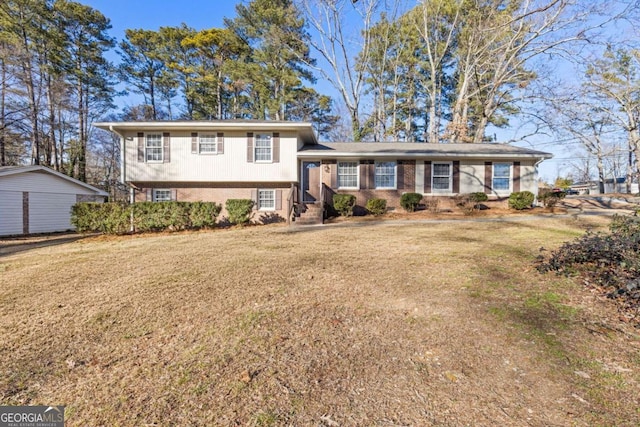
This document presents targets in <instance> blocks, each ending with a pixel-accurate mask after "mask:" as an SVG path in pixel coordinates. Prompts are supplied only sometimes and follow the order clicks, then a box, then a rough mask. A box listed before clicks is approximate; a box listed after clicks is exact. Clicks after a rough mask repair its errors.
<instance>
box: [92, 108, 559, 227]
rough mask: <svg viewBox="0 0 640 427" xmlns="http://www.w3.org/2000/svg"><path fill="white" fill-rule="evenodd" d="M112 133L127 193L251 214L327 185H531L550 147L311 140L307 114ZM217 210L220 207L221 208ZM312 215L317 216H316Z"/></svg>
mask: <svg viewBox="0 0 640 427" xmlns="http://www.w3.org/2000/svg"><path fill="white" fill-rule="evenodd" d="M95 126H96V127H98V128H101V129H105V130H110V131H112V132H115V133H116V134H117V135H118V136H119V137H120V144H121V153H122V164H121V179H122V181H123V182H124V183H126V184H127V185H128V186H129V188H130V189H131V200H132V201H133V202H136V201H154V202H162V201H169V200H180V201H199V200H202V201H215V202H218V203H221V204H222V205H223V206H224V203H225V201H226V200H227V199H238V198H246V199H253V200H254V202H255V207H256V210H257V213H258V217H259V216H263V217H269V218H274V217H280V218H282V219H287V220H289V219H291V218H292V216H295V215H297V214H299V213H300V212H303V211H305V210H307V209H309V210H314V209H319V208H321V207H322V206H323V204H325V203H330V200H331V196H332V194H334V193H349V194H354V195H355V196H356V200H357V202H356V203H357V204H358V205H360V206H364V205H365V204H366V201H367V200H368V199H369V198H372V197H379V198H384V199H386V200H387V204H388V206H390V207H397V206H399V199H400V197H401V195H402V194H403V193H406V192H416V193H421V194H423V195H424V196H425V197H452V196H455V195H457V194H462V193H472V192H485V193H486V194H488V195H489V197H490V198H503V197H508V196H509V194H511V193H512V192H515V191H523V190H528V191H531V192H532V193H534V194H536V193H537V166H538V164H539V163H540V162H541V161H543V160H545V159H549V158H551V154H549V153H544V152H540V151H534V150H529V149H525V148H519V147H514V146H510V145H504V144H424V143H400V142H398V143H368V142H359V143H353V142H347V143H319V142H318V140H317V138H316V135H315V133H314V131H313V127H312V125H311V124H310V123H301V122H278V121H253V120H216V121H154V122H104V123H96V124H95ZM223 215H224V212H223ZM320 220H321V217H320Z"/></svg>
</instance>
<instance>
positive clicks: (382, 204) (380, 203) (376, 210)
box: [366, 199, 387, 216]
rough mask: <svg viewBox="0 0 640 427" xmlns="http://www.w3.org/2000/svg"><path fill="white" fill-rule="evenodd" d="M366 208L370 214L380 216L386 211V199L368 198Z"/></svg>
mask: <svg viewBox="0 0 640 427" xmlns="http://www.w3.org/2000/svg"><path fill="white" fill-rule="evenodd" d="M366 208H367V212H369V213H370V214H371V215H373V216H380V215H383V214H384V213H385V212H387V201H386V200H385V199H369V200H367V206H366Z"/></svg>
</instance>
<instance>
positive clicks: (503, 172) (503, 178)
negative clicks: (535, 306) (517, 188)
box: [491, 163, 511, 192]
mask: <svg viewBox="0 0 640 427" xmlns="http://www.w3.org/2000/svg"><path fill="white" fill-rule="evenodd" d="M491 186H492V187H493V189H494V191H501V192H508V191H510V190H511V163H494V164H493V182H492V184H491Z"/></svg>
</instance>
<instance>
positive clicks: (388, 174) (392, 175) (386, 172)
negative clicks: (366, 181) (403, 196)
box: [375, 162, 396, 188]
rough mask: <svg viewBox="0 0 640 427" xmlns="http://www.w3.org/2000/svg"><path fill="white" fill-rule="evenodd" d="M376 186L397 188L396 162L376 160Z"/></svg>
mask: <svg viewBox="0 0 640 427" xmlns="http://www.w3.org/2000/svg"><path fill="white" fill-rule="evenodd" d="M375 175H376V176H375V184H376V188H396V162H376V174H375Z"/></svg>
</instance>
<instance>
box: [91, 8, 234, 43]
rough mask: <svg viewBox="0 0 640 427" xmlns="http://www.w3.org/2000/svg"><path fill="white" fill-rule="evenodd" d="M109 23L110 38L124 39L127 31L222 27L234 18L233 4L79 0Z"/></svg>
mask: <svg viewBox="0 0 640 427" xmlns="http://www.w3.org/2000/svg"><path fill="white" fill-rule="evenodd" d="M80 1H81V2H82V3H83V4H86V5H87V6H91V7H93V8H94V9H97V10H99V11H100V12H102V14H103V15H104V16H106V17H107V18H109V19H111V25H112V26H113V28H112V30H111V35H112V36H114V37H116V38H117V39H118V40H121V39H123V38H124V30H126V29H128V28H144V29H146V30H157V29H158V28H159V27H168V26H178V25H180V24H181V23H183V22H184V23H185V24H187V25H188V26H190V27H193V28H195V29H196V30H201V29H204V28H212V27H221V26H222V20H223V19H224V18H225V17H234V16H235V7H236V4H238V3H239V2H238V1H236V0H184V1H148V0H129V1H125V0H80Z"/></svg>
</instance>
